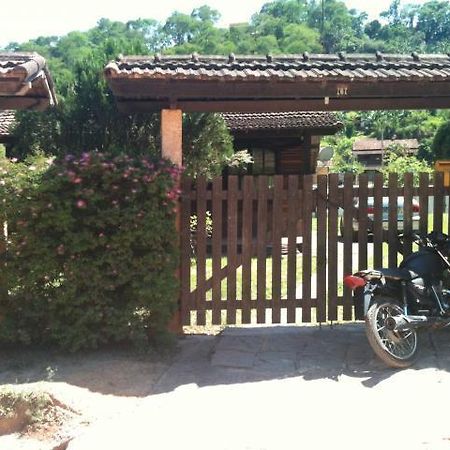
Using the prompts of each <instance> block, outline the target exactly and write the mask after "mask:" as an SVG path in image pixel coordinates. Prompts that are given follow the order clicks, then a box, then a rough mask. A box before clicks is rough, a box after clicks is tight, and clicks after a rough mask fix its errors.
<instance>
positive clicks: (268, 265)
mask: <svg viewBox="0 0 450 450" xmlns="http://www.w3.org/2000/svg"><path fill="white" fill-rule="evenodd" d="M302 264H303V261H302V255H301V254H297V257H296V284H297V286H298V285H299V284H300V283H301V282H302V276H303V266H302ZM226 265H227V258H226V257H222V258H221V267H225V266H226ZM287 267H288V257H287V255H284V256H282V258H281V298H287ZM311 272H312V273H313V274H315V272H316V257H312V260H311ZM211 276H212V258H207V259H206V279H208V278H210V277H211ZM257 276H258V263H257V259H256V258H252V264H251V292H252V299H256V297H257ZM196 283H197V265H196V260H195V258H192V259H191V290H192V289H193V288H194V287H195V286H196ZM265 286H266V298H267V299H270V298H272V258H271V257H267V258H266V283H265ZM221 294H222V299H226V298H227V279H226V278H224V279H223V280H222V282H221ZM236 296H237V299H242V266H241V267H239V268H238V269H237V271H236ZM206 298H207V300H211V298H212V290H211V289H210V290H209V291H207V293H206Z"/></svg>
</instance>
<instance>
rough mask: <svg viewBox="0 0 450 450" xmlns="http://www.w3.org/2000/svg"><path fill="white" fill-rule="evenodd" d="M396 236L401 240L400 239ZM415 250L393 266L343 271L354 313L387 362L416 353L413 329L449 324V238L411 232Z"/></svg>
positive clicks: (399, 363) (407, 361)
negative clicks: (446, 280) (445, 279)
mask: <svg viewBox="0 0 450 450" xmlns="http://www.w3.org/2000/svg"><path fill="white" fill-rule="evenodd" d="M404 238H405V237H404V236H400V242H402V239H404ZM412 241H413V242H415V243H416V244H417V245H418V246H419V250H418V251H416V252H414V253H412V254H410V255H409V256H407V257H406V258H404V260H403V261H402V263H401V264H400V266H399V267H398V268H382V269H377V270H361V271H359V272H357V273H355V274H353V275H348V276H346V277H344V284H345V285H346V286H347V287H348V288H350V289H351V290H352V291H353V301H354V306H355V316H356V319H364V320H365V329H366V335H367V339H368V341H369V344H370V346H371V347H372V349H373V351H374V352H375V354H376V355H377V356H378V357H379V358H380V359H381V360H382V361H383V362H384V363H385V364H387V365H388V366H390V367H395V368H406V367H409V366H411V365H412V364H413V362H414V361H415V358H416V355H417V348H418V331H419V330H420V329H437V328H443V327H446V326H448V325H449V324H450V290H447V289H444V287H443V280H444V278H445V274H446V273H447V271H449V272H450V262H449V257H450V239H449V237H448V236H447V235H445V234H443V233H438V232H432V233H430V234H428V235H426V236H421V235H418V234H414V235H412Z"/></svg>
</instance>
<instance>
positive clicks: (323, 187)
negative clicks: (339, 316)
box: [316, 175, 328, 323]
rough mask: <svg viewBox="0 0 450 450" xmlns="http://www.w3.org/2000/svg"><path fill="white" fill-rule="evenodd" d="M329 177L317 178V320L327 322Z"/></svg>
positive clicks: (320, 176)
mask: <svg viewBox="0 0 450 450" xmlns="http://www.w3.org/2000/svg"><path fill="white" fill-rule="evenodd" d="M327 181H328V180H327V177H326V176H324V175H319V176H318V177H317V233H316V238H317V264H316V266H317V274H316V286H317V288H316V292H317V318H316V320H317V321H318V322H319V323H321V322H325V321H326V320H327V184H328V183H327Z"/></svg>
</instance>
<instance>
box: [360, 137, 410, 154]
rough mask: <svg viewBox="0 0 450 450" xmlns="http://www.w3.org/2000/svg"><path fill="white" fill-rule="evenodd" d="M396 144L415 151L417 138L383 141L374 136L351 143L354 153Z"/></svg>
mask: <svg viewBox="0 0 450 450" xmlns="http://www.w3.org/2000/svg"><path fill="white" fill-rule="evenodd" d="M392 144H396V145H401V146H402V147H406V148H407V149H409V150H411V151H417V150H418V148H419V142H418V141H417V139H392V140H391V139H384V140H383V141H381V140H379V139H374V138H364V139H358V140H356V141H355V142H354V143H353V151H354V152H356V153H364V152H370V151H375V150H382V149H383V148H384V149H386V148H388V147H389V146H390V145H392Z"/></svg>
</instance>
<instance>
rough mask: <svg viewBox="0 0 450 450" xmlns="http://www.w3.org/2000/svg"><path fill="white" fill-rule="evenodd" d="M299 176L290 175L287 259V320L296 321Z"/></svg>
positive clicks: (289, 321)
mask: <svg viewBox="0 0 450 450" xmlns="http://www.w3.org/2000/svg"><path fill="white" fill-rule="evenodd" d="M298 210H299V208H298V176H297V175H289V177H288V213H287V221H288V224H287V225H288V259H287V265H288V269H287V322H288V323H294V322H295V300H296V298H297V297H296V294H297V234H298V233H297V219H298Z"/></svg>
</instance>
